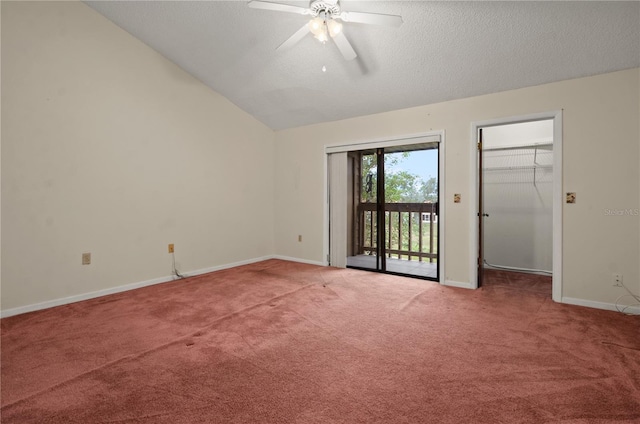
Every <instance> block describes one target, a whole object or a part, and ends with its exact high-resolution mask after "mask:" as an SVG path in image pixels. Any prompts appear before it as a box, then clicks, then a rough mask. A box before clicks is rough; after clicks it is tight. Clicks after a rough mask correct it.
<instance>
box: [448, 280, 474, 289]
mask: <svg viewBox="0 0 640 424" xmlns="http://www.w3.org/2000/svg"><path fill="white" fill-rule="evenodd" d="M442 285H443V286H449V287H459V288H461V289H473V287H472V286H471V283H462V282H460V281H452V280H445V282H444V283H443V284H442Z"/></svg>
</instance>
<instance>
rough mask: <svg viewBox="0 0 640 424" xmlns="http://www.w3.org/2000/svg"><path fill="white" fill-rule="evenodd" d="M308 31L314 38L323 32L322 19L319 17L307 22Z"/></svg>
mask: <svg viewBox="0 0 640 424" xmlns="http://www.w3.org/2000/svg"><path fill="white" fill-rule="evenodd" d="M309 31H311V33H312V34H313V35H315V36H316V37H318V36H319V35H320V34H322V33H323V32H324V19H322V18H321V17H317V18H313V19H311V20H310V21H309Z"/></svg>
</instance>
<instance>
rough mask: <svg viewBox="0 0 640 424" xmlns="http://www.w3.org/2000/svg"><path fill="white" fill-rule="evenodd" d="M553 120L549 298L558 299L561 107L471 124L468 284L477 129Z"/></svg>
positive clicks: (472, 269) (473, 270)
mask: <svg viewBox="0 0 640 424" xmlns="http://www.w3.org/2000/svg"><path fill="white" fill-rule="evenodd" d="M549 119H551V120H553V242H552V243H553V269H552V271H553V277H552V280H551V281H552V283H551V284H552V289H551V297H552V299H553V300H554V301H555V302H562V205H563V196H562V110H556V111H550V112H542V113H537V114H531V115H523V116H513V117H508V118H499V119H492V120H487V121H477V122H472V123H471V137H470V139H471V143H470V145H469V147H470V149H469V151H470V161H471V163H470V165H471V166H470V169H472V170H474V171H473V172H471V173H470V174H471V175H470V176H471V178H470V186H469V193H470V194H471V196H470V197H471V199H470V204H471V205H472V206H470V207H469V228H473V229H474V230H473V231H471V234H470V237H471V239H470V241H469V276H470V281H469V282H470V286H471V288H473V289H477V288H478V277H479V273H478V258H479V251H478V246H479V243H480V240H479V233H478V231H476V230H475V229H477V228H479V222H478V220H479V219H481V217H480V216H479V214H480V213H482V211H480V210H479V208H478V204H479V190H480V172H481V169H480V168H479V160H478V133H479V130H480V128H486V127H494V126H500V125H509V124H519V123H524V122H532V121H542V120H549Z"/></svg>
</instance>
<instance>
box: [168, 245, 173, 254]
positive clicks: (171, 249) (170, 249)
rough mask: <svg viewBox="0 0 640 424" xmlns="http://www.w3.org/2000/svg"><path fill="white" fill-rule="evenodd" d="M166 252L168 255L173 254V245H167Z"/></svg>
mask: <svg viewBox="0 0 640 424" xmlns="http://www.w3.org/2000/svg"><path fill="white" fill-rule="evenodd" d="M168 251H169V253H173V243H169V247H168Z"/></svg>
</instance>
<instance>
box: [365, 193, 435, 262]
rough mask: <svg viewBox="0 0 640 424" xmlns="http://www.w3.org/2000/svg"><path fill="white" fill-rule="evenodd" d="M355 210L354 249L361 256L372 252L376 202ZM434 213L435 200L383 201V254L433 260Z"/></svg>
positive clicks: (373, 247)
mask: <svg viewBox="0 0 640 424" xmlns="http://www.w3.org/2000/svg"><path fill="white" fill-rule="evenodd" d="M356 209H357V211H356V214H357V216H356V221H357V226H356V228H358V231H357V233H356V236H355V238H356V240H355V246H354V250H355V251H356V252H357V254H360V255H363V254H364V255H367V254H368V255H375V254H376V252H377V242H376V241H377V228H376V226H377V219H376V215H377V205H376V204H375V203H360V204H359V205H358V206H357V208H356ZM437 213H438V211H437V204H436V203H385V205H384V214H385V228H384V231H385V237H384V240H385V241H384V254H385V255H387V257H389V258H393V257H395V258H398V259H406V260H416V261H429V262H436V261H437V258H438V214H437Z"/></svg>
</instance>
